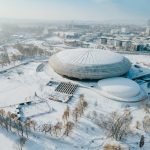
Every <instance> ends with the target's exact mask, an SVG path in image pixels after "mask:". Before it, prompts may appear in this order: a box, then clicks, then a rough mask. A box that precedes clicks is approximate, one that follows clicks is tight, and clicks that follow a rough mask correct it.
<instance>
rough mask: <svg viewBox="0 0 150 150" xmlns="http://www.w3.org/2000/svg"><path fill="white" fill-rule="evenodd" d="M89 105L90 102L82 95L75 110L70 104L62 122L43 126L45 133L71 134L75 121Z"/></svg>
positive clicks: (42, 129) (56, 134)
mask: <svg viewBox="0 0 150 150" xmlns="http://www.w3.org/2000/svg"><path fill="white" fill-rule="evenodd" d="M87 105H88V103H87V102H86V101H85V98H84V95H80V97H79V102H78V103H77V105H76V107H75V108H74V109H73V110H70V108H69V106H67V107H66V109H65V110H64V112H63V115H62V121H61V122H57V123H56V124H55V125H51V124H44V125H42V127H41V131H42V132H44V133H45V134H50V135H55V136H62V135H66V136H69V134H70V133H71V131H72V129H73V127H74V125H75V123H77V122H78V120H79V118H80V117H81V116H82V115H83V114H84V111H85V109H86V108H87Z"/></svg>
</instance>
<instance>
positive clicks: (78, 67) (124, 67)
mask: <svg viewBox="0 0 150 150" xmlns="http://www.w3.org/2000/svg"><path fill="white" fill-rule="evenodd" d="M106 59H107V58H106ZM49 63H50V65H51V66H52V68H53V69H54V71H56V72H57V73H58V74H60V75H64V76H67V77H71V78H78V79H103V78H108V77H116V76H121V75H123V74H125V73H127V72H128V70H129V69H130V67H131V64H130V62H129V60H128V59H127V58H125V57H123V59H122V60H120V61H118V62H115V63H111V64H100V63H97V64H86V63H85V64H73V63H72V64H71V63H70V62H63V61H62V60H60V59H58V58H57V54H55V55H53V56H52V57H51V58H50V60H49Z"/></svg>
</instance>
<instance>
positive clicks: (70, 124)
mask: <svg viewBox="0 0 150 150" xmlns="http://www.w3.org/2000/svg"><path fill="white" fill-rule="evenodd" d="M73 126H74V123H73V122H71V121H68V122H67V123H66V124H65V132H64V135H66V136H69V134H70V132H71V131H72V129H73Z"/></svg>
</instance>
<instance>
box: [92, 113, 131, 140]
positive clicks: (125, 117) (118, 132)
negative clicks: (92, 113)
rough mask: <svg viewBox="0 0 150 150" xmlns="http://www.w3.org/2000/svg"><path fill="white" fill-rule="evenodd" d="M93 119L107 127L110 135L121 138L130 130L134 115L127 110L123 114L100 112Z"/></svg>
mask: <svg viewBox="0 0 150 150" xmlns="http://www.w3.org/2000/svg"><path fill="white" fill-rule="evenodd" d="M93 121H94V122H95V123H96V124H97V125H98V126H99V127H101V128H103V129H105V131H106V132H107V135H108V137H113V138H114V139H115V140H121V139H122V137H124V136H125V135H126V134H127V133H128V132H129V129H130V128H129V127H130V123H131V121H132V116H131V113H130V111H129V112H126V111H125V112H124V113H123V114H119V113H117V112H113V113H111V114H108V115H103V114H99V115H97V117H96V118H95V119H94V120H93Z"/></svg>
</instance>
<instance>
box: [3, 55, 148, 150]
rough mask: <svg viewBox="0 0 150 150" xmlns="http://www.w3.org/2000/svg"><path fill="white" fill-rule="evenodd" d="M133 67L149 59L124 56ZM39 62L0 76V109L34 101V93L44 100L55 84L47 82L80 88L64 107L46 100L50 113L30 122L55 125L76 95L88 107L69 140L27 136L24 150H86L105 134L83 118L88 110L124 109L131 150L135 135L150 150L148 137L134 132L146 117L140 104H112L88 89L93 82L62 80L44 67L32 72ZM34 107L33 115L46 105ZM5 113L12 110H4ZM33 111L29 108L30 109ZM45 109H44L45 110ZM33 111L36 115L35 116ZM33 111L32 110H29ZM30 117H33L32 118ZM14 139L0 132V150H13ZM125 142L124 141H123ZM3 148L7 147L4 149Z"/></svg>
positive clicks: (94, 83)
mask: <svg viewBox="0 0 150 150" xmlns="http://www.w3.org/2000/svg"><path fill="white" fill-rule="evenodd" d="M125 56H126V57H128V58H129V59H130V60H131V61H132V62H133V63H134V64H135V63H136V62H139V63H140V62H141V63H142V67H146V68H148V67H147V66H145V65H144V63H145V64H150V56H145V55H125ZM40 64H41V62H30V63H29V64H26V65H22V66H20V67H17V68H14V69H12V70H10V71H8V72H6V73H3V74H0V107H6V106H10V105H14V104H18V103H22V102H26V101H30V100H33V101H36V98H35V92H36V94H38V95H39V96H41V97H42V98H44V99H46V98H47V97H48V96H49V94H50V93H51V92H52V91H53V90H54V88H55V85H53V86H52V87H48V86H46V84H47V83H48V82H49V81H50V80H51V81H57V82H61V81H64V82H73V83H76V84H79V85H80V87H79V88H78V89H77V91H76V92H75V94H74V97H73V99H72V100H71V101H69V103H68V104H66V103H60V102H56V101H52V100H47V103H48V105H49V106H50V107H51V108H53V111H52V112H50V113H47V114H45V115H41V116H40V115H39V116H36V117H34V118H33V119H34V120H35V121H36V122H38V123H39V124H43V123H52V124H53V123H55V122H57V121H61V120H62V113H63V111H64V110H65V109H66V106H67V105H68V106H69V107H70V108H71V109H73V108H74V107H75V105H76V103H77V102H78V99H79V95H80V94H84V96H85V99H86V101H87V102H88V108H87V110H86V112H85V115H84V116H83V117H81V118H80V120H79V122H78V123H77V124H76V125H75V127H74V129H73V131H72V133H71V135H70V136H69V137H65V136H63V137H61V138H60V137H51V136H45V135H38V134H37V136H36V137H34V136H33V137H32V136H31V137H30V139H29V140H28V141H27V143H26V144H25V147H24V149H26V150H35V149H36V150H49V149H50V150H56V149H57V150H80V149H83V150H87V149H88V147H89V143H90V142H91V141H92V140H93V139H95V138H99V140H98V141H96V142H95V143H92V144H91V148H90V149H93V148H92V146H94V145H97V144H99V143H101V142H103V141H104V139H105V137H106V135H105V133H104V132H103V129H101V128H99V127H98V126H97V125H96V124H94V123H93V122H92V121H91V120H90V119H88V118H87V117H86V115H88V114H89V113H91V112H92V111H95V110H96V111H97V112H98V113H103V114H107V113H110V112H112V111H117V112H121V111H122V110H123V109H125V108H126V106H127V105H128V107H129V108H130V109H131V111H132V115H133V118H134V119H133V122H132V128H133V131H134V132H135V135H134V136H133V137H132V139H131V137H129V139H130V140H131V141H130V142H133V143H135V144H133V148H132V149H131V150H138V145H137V144H136V143H137V142H139V140H140V136H137V133H139V134H144V135H145V141H146V142H147V143H145V147H144V149H145V150H149V148H150V143H149V141H150V138H149V137H148V135H147V134H146V133H144V132H143V131H141V130H137V129H135V123H136V121H140V122H141V121H142V120H143V118H144V116H145V115H146V113H145V111H144V109H143V108H142V107H141V102H139V103H121V102H116V101H112V100H110V99H108V98H105V97H103V96H101V95H100V93H99V92H97V91H95V90H94V89H93V88H91V86H94V87H97V81H89V82H87V81H72V80H70V79H67V78H64V77H62V76H60V75H58V74H56V73H55V72H54V71H53V70H52V68H51V67H50V66H49V65H48V64H46V65H45V66H44V68H43V70H42V71H39V72H36V71H37V70H36V69H37V67H38V66H39V65H40ZM43 105H45V104H42V105H38V107H34V112H35V114H36V109H37V110H38V111H41V110H42V109H43V107H45V108H46V106H43ZM5 109H6V110H9V111H12V112H14V111H15V109H16V108H15V107H7V108H5ZM32 110H33V109H32ZM46 110H47V108H46ZM25 111H26V113H27V115H30V110H25ZM38 111H37V113H38ZM31 112H33V111H31ZM35 114H34V115H35ZM17 139H18V136H16V135H15V134H14V135H13V134H11V133H8V132H6V130H5V129H3V131H2V129H0V140H1V142H0V147H2V150H13V149H15V143H16V140H17ZM127 142H128V141H127ZM6 145H7V146H6Z"/></svg>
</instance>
